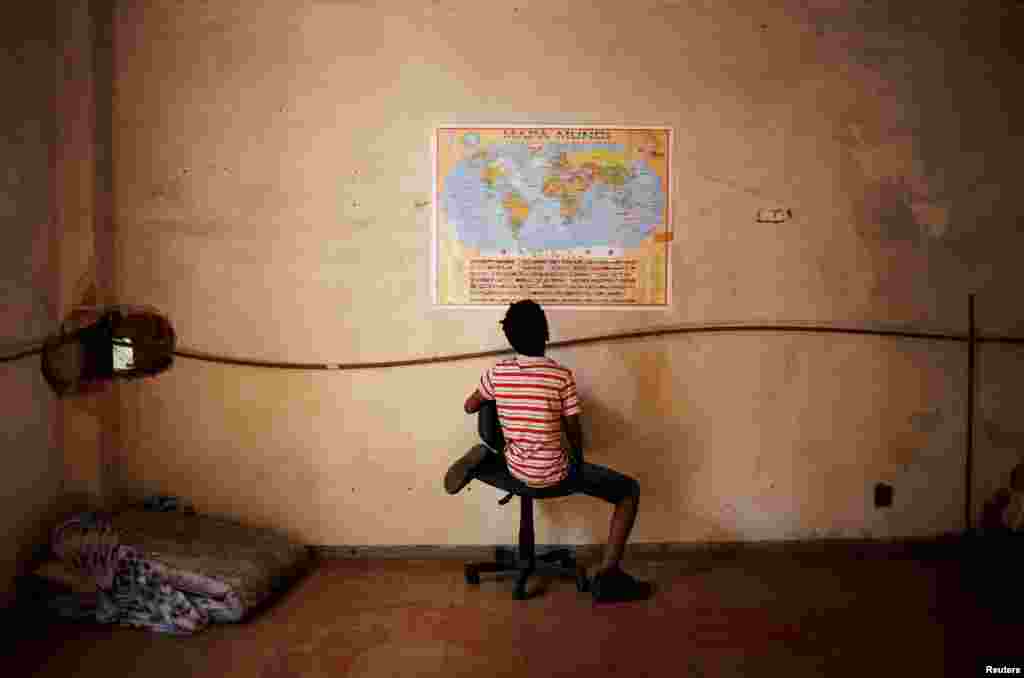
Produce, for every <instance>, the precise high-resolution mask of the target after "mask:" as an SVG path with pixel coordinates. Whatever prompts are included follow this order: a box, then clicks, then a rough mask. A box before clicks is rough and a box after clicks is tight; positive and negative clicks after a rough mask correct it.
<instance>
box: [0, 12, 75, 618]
mask: <svg viewBox="0 0 1024 678" xmlns="http://www.w3.org/2000/svg"><path fill="white" fill-rule="evenodd" d="M0 44H2V45H3V49H4V54H5V58H3V59H0V81H2V82H4V83H18V84H17V93H16V94H14V93H10V92H9V94H8V96H7V97H5V102H4V105H3V106H2V107H0V232H2V233H3V247H0V355H3V354H9V353H12V352H13V351H12V350H11V349H17V348H25V347H26V345H27V344H28V343H30V342H31V341H32V340H36V339H39V338H41V337H43V336H45V335H46V334H47V333H48V332H49V331H50V330H51V329H52V326H53V323H54V320H55V317H56V307H55V299H54V290H55V289H56V280H55V277H54V276H53V275H52V272H53V269H52V268H51V266H50V258H51V250H52V246H51V245H52V239H51V227H52V205H53V190H52V185H51V177H50V172H49V160H50V152H51V145H52V142H53V137H54V118H53V88H52V83H53V67H54V63H55V52H54V48H53V12H52V8H48V7H34V8H31V9H22V10H20V11H15V12H12V13H9V14H8V16H7V17H6V19H5V21H4V23H3V25H2V26H0ZM0 412H2V414H0V450H2V451H3V455H4V472H3V474H2V479H0V535H2V536H3V542H4V548H3V549H2V551H0V554H2V555H0V606H2V605H4V604H6V603H7V602H9V601H10V597H11V595H12V593H13V583H14V577H15V576H16V575H17V574H19V573H21V572H22V571H23V569H24V566H25V564H26V563H28V562H29V561H30V560H31V557H32V555H33V551H34V549H35V548H36V547H37V546H38V545H39V544H41V543H44V542H45V537H46V528H47V527H48V524H47V521H48V520H51V519H52V517H53V511H54V508H55V506H56V502H57V497H58V494H59V492H60V485H61V477H62V463H61V457H60V447H59V445H58V444H57V439H56V436H57V410H56V403H55V399H54V398H53V396H52V395H51V394H50V391H49V389H48V388H47V386H46V383H45V382H44V381H43V378H42V375H41V374H40V372H39V361H38V359H34V358H27V359H23V360H19V361H17V362H7V363H0Z"/></svg>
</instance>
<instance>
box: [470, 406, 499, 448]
mask: <svg viewBox="0 0 1024 678" xmlns="http://www.w3.org/2000/svg"><path fill="white" fill-rule="evenodd" d="M476 422H477V431H478V432H479V433H480V440H482V441H484V443H486V444H487V446H488V447H490V448H491V449H493V450H495V451H496V452H502V451H503V450H504V449H505V435H504V434H503V433H502V432H501V422H500V421H498V405H497V403H495V401H493V400H485V401H484V402H483V404H482V405H481V406H480V411H479V412H478V413H477V418H476Z"/></svg>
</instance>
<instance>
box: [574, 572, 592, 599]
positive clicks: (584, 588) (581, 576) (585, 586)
mask: <svg viewBox="0 0 1024 678" xmlns="http://www.w3.org/2000/svg"><path fill="white" fill-rule="evenodd" d="M576 590H577V591H579V592H580V593H589V592H590V580H589V579H587V573H586V571H585V570H578V571H577V572H576Z"/></svg>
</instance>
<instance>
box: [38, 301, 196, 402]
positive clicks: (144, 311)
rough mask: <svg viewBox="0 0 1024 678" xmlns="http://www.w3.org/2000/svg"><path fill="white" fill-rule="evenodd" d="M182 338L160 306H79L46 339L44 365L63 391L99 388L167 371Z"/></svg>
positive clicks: (52, 385) (45, 372) (48, 378)
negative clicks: (57, 330) (56, 332)
mask: <svg viewBox="0 0 1024 678" xmlns="http://www.w3.org/2000/svg"><path fill="white" fill-rule="evenodd" d="M176 340H177V338H176V335H175V333H174V328H173V327H172V326H171V323H170V321H169V320H167V318H165V317H164V316H163V315H161V314H160V312H159V311H157V310H156V309H155V308H151V307H148V306H108V307H101V306H97V307H91V306H90V307H78V308H76V309H75V310H74V311H73V312H72V313H71V315H70V316H69V317H68V318H67V319H66V320H65V321H64V322H63V323H61V327H60V331H59V332H58V334H57V335H56V336H53V337H50V338H49V339H47V340H46V343H45V345H44V346H43V351H42V365H41V369H42V372H43V377H44V378H45V379H46V383H47V384H49V385H50V388H52V389H53V391H54V392H55V393H56V394H57V395H58V396H61V397H64V396H69V395H77V394H86V393H95V392H97V391H101V390H103V388H104V385H105V384H106V383H108V382H110V381H113V380H115V379H139V378H142V377H152V376H155V375H157V374H160V373H161V372H164V371H165V370H167V369H168V368H170V366H171V364H172V363H173V362H174V347H175V343H176Z"/></svg>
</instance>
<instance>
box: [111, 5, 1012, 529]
mask: <svg viewBox="0 0 1024 678" xmlns="http://www.w3.org/2000/svg"><path fill="white" fill-rule="evenodd" d="M894 5H895V3H880V2H867V1H865V2H838V1H836V2H827V1H824V0H821V1H807V2H796V1H793V2H769V3H759V4H758V5H757V7H753V6H752V5H751V4H750V3H739V2H734V3H729V2H724V3H723V2H714V3H712V2H634V3H629V4H622V3H578V2H569V1H567V0H561V1H554V2H552V1H548V2H543V3H541V2H534V1H528V2H519V3H513V4H504V5H485V4H483V3H471V2H463V1H448V0H437V1H434V2H404V1H395V2H388V3H378V4H372V3H361V2H313V1H302V2H294V3H283V4H282V3H267V4H265V5H259V6H256V5H254V4H253V3H242V2H237V1H234V0H212V1H205V2H199V1H198V0H195V1H193V0H185V1H184V2H169V1H168V2H152V3H145V4H142V3H123V4H122V5H121V6H120V7H119V8H118V9H117V11H116V12H115V15H114V18H113V37H114V39H113V45H114V57H113V59H112V64H113V66H112V68H113V85H112V87H111V90H112V95H113V98H112V106H111V115H112V129H113V130H114V132H113V135H112V140H111V143H112V148H113V149H114V150H113V159H114V162H113V175H112V179H111V188H112V194H113V196H114V197H113V215H114V217H113V218H114V221H115V223H116V233H115V238H114V243H113V245H112V250H111V251H112V252H113V253H114V254H113V255H112V257H113V259H112V260H113V262H114V266H113V272H112V274H111V275H112V279H113V281H114V283H113V284H114V285H115V287H116V292H117V296H118V299H119V300H120V301H122V302H123V303H145V304H152V305H155V306H156V307H158V308H160V309H161V310H163V311H164V312H166V313H167V314H168V315H169V317H170V318H171V319H172V320H173V321H174V324H175V327H176V329H177V330H178V333H179V337H180V338H181V341H182V343H183V344H186V345H189V346H194V347H196V348H200V349H202V350H206V351H211V352H224V353H229V354H232V355H240V356H252V357H259V358H264V359H269V360H273V359H278V360H295V361H325V362H354V361H360V360H389V359H398V358H406V357H413V356H422V355H433V354H440V353H452V352H462V351H476V350H483V349H489V348H500V347H503V345H504V344H503V337H502V336H501V334H500V330H499V328H498V326H497V324H496V320H497V319H498V318H499V317H500V315H501V311H500V310H497V309H496V310H493V311H482V312H480V311H476V312H469V311H443V312H442V311H436V310H433V309H432V308H431V306H430V292H429V289H428V283H427V281H428V280H429V266H430V261H429V243H430V221H429V212H430V210H429V209H426V207H427V206H429V204H430V200H431V199H432V196H431V193H430V191H431V176H430V146H429V139H430V131H431V128H432V127H433V126H434V125H438V124H443V123H453V122H456V123H457V122H484V123H514V122H520V123H530V122H546V123H565V124H576V123H613V124H614V123H645V124H664V125H670V126H672V127H673V128H674V129H675V139H676V148H675V149H674V153H673V158H674V163H675V166H674V168H673V171H674V173H675V176H676V179H677V184H676V187H675V190H674V193H673V197H672V199H673V205H672V207H673V210H672V212H673V215H674V224H673V229H674V240H673V249H672V257H673V258H672V267H673V272H672V278H673V290H672V298H673V300H674V304H673V307H672V308H671V309H670V310H668V311H665V312H650V311H637V312H630V313H610V312H603V313H599V312H581V311H557V310H555V311H551V312H550V313H549V320H550V324H551V328H552V338H553V339H554V340H559V339H567V338H572V337H578V336H586V335H592V334H598V333H605V332H613V331H617V330H630V329H637V328H644V327H650V326H654V325H662V324H675V323H691V322H692V323H713V322H731V321H741V322H742V321H751V322H754V321H756V322H793V321H806V322H813V323H819V324H838V325H857V326H871V327H888V328H913V329H918V330H935V331H947V332H958V333H965V332H966V327H967V295H968V294H969V293H974V294H976V295H977V315H978V324H979V329H980V331H982V332H991V333H1016V334H1018V335H1020V334H1024V311H1022V310H1021V307H1020V305H1019V303H1017V301H1016V295H1017V290H1019V289H1020V288H1021V282H1022V280H1021V267H1020V266H1019V263H1018V262H1017V259H1018V258H1019V252H1020V251H1022V245H1024V231H1022V230H1021V229H1020V220H1021V216H1022V214H1021V207H1020V204H1021V203H1018V202H1017V201H1016V199H1015V198H1016V195H1015V190H1014V187H1013V182H1014V181H1015V172H1014V171H1013V169H1014V167H1013V166H1014V163H1015V162H1016V161H1017V159H1018V158H1019V157H1021V152H1022V151H1024V148H1022V143H1021V134H1020V131H1019V130H1020V126H1019V115H1018V114H1019V112H1020V105H1019V103H1020V101H1019V94H1018V93H1017V92H1016V91H1015V88H1013V87H1011V86H1010V85H1011V83H1012V82H1013V73H1014V72H1015V70H1014V69H1015V68H1016V63H1017V61H1018V58H1019V53H1014V52H1013V51H1012V50H1013V49H1015V48H1014V47H1013V42H1012V41H1011V40H1010V36H1011V35H1012V34H1013V31H1014V27H1018V28H1019V27H1020V24H1021V14H1022V10H1021V9H1020V7H1019V3H1011V2H1005V3H973V4H969V3H966V2H964V3H958V2H953V3H939V4H935V3H924V2H908V3H899V5H898V6H894ZM759 210H791V213H792V218H790V219H788V220H785V221H782V222H779V223H762V222H758V221H757V219H756V215H757V214H758V213H759ZM554 357H556V358H558V359H559V360H562V361H563V362H564V363H565V364H566V365H568V366H569V367H571V368H572V369H574V370H575V371H576V374H577V378H578V381H579V384H580V388H581V395H582V397H583V399H584V408H585V410H584V411H585V415H584V418H585V431H586V438H587V439H588V441H590V442H589V445H588V455H589V457H590V458H591V459H592V460H593V461H595V462H596V463H601V464H605V465H608V466H611V467H614V468H617V469H620V470H622V471H624V472H627V473H630V474H633V475H635V476H636V477H637V478H638V479H639V480H640V482H641V484H642V486H643V487H644V499H643V502H642V508H641V515H640V518H639V520H638V523H637V527H636V533H635V538H636V539H637V540H640V541H693V540H712V539H741V540H743V539H784V538H808V537H851V536H852V537H880V538H881V537H899V536H927V535H935V534H941V533H945V532H951V531H957V530H959V529H961V528H962V527H963V504H964V501H965V494H966V491H965V484H964V454H965V452H964V436H965V426H966V381H967V360H966V350H965V348H964V347H963V346H962V345H958V344H946V343H939V342H927V341H919V340H904V339H879V338H864V337H847V336H824V335H797V334H770V333H768V334H764V335H752V334H742V335H741V334H734V335H730V334H715V335H704V336H687V337H664V338H659V339H651V340H642V341H640V340H638V341H630V342H619V343H614V344H607V345H591V346H584V347H578V348H571V349H563V350H559V351H557V352H555V353H554ZM1018 364H1020V349H1018V348H1013V347H1004V348H999V349H996V348H992V349H991V350H990V349H988V348H985V349H984V350H983V352H982V354H981V356H980V358H979V380H980V382H979V383H980V385H979V389H980V393H981V395H980V396H979V400H978V403H979V408H981V411H982V414H979V415H978V416H977V419H976V420H977V421H978V423H979V426H978V439H977V446H976V469H977V471H976V478H977V479H978V480H977V483H978V484H977V485H976V486H975V487H974V503H975V512H977V510H979V507H980V504H979V503H978V502H979V501H981V500H982V499H983V496H982V495H983V494H984V493H986V492H988V491H989V490H991V489H992V488H993V487H994V486H996V484H997V483H998V482H999V481H998V480H997V479H998V478H999V477H1001V475H1002V474H1005V472H1007V471H1008V466H1007V465H1008V464H1009V463H1010V462H1011V461H1012V460H1014V459H1020V458H1021V456H1020V455H1021V454H1024V448H1021V447H1020V445H1018V444H1017V442H1019V440H1018V437H1015V436H1017V433H1016V432H1015V431H1016V429H1014V428H1013V427H1014V425H1015V424H1014V422H1015V421H1016V420H1017V419H1018V418H1019V417H1016V416H1015V412H1016V411H1017V409H1018V408H1019V407H1020V404H1021V394H1020V393H1019V389H1015V387H1014V385H1013V384H1015V383H1016V381H1014V380H1013V377H1012V375H1013V374H1015V370H1016V368H1015V367H1014V366H1015V365H1018ZM485 366H486V363H485V362H484V361H472V362H465V363H453V364H447V365H435V366H428V367H417V368H407V369H396V370H379V371H372V372H351V373H315V374H309V373H291V372H267V371H259V370H255V369H249V368H230V367H221V366H211V365H204V364H199V363H195V362H190V361H187V360H179V361H178V363H177V364H176V366H175V368H174V369H173V370H172V371H171V372H169V373H167V374H166V375H163V376H161V377H160V378H158V379H155V380H151V381H146V382H139V383H134V384H130V385H127V386H125V387H124V388H121V389H120V399H119V407H120V410H119V414H118V419H117V421H118V429H117V436H118V441H117V444H116V455H117V459H116V468H117V474H118V479H117V482H118V483H119V484H120V486H121V487H122V489H124V490H125V491H126V492H129V493H130V492H135V493H143V492H154V491H159V492H164V493H171V494H178V495H182V496H186V497H189V498H190V499H192V500H193V501H195V503H196V505H197V507H199V508H201V509H202V510H208V511H213V512H220V513H227V514H231V515H235V516H239V517H242V518H244V519H246V520H248V521H250V522H255V523H261V524H273V525H275V526H278V527H281V528H283V529H286V530H289V531H291V532H292V533H293V534H294V535H295V536H297V537H298V538H301V539H302V540H304V541H306V542H312V543H321V544H410V543H440V544H460V543H494V542H495V541H501V540H507V539H509V538H510V536H511V535H513V534H514V526H515V521H516V515H515V512H514V511H509V510H504V511H502V510H499V509H497V507H496V506H495V505H494V501H493V500H494V499H495V496H494V495H495V493H494V492H493V491H490V490H489V489H488V488H484V487H476V488H474V489H473V490H472V491H471V492H469V493H468V494H464V495H460V496H459V497H457V498H451V497H448V496H447V495H445V494H444V493H443V492H442V491H441V484H440V483H441V478H442V475H443V473H444V470H445V468H446V467H447V465H448V464H449V463H450V462H451V460H452V459H453V458H455V457H456V456H458V455H460V454H462V453H463V452H464V451H465V450H466V448H467V447H468V446H470V445H471V444H473V442H474V431H475V422H473V421H472V420H471V419H469V418H467V417H466V416H465V415H464V414H462V411H461V406H460V405H461V402H462V399H463V398H464V397H465V396H466V395H467V394H468V393H469V392H470V391H471V390H472V389H473V387H474V385H475V383H476V380H477V379H478V378H479V374H480V372H481V370H482V369H484V367H485ZM1017 371H1019V370H1017ZM878 482H884V483H887V484H889V485H891V486H892V487H893V489H894V500H893V505H892V506H891V507H889V508H876V507H875V506H874V505H873V503H872V499H873V488H874V486H875V484H876V483H878ZM607 517H608V510H607V508H606V507H605V506H603V505H599V504H597V503H595V502H593V501H592V500H589V499H587V498H584V497H572V498H568V499H562V500H555V501H548V502H544V503H543V505H542V506H541V507H540V508H539V509H538V539H540V540H541V541H551V542H556V541H568V542H581V541H586V542H590V541H602V540H603V539H604V536H605V534H606V533H607Z"/></svg>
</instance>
